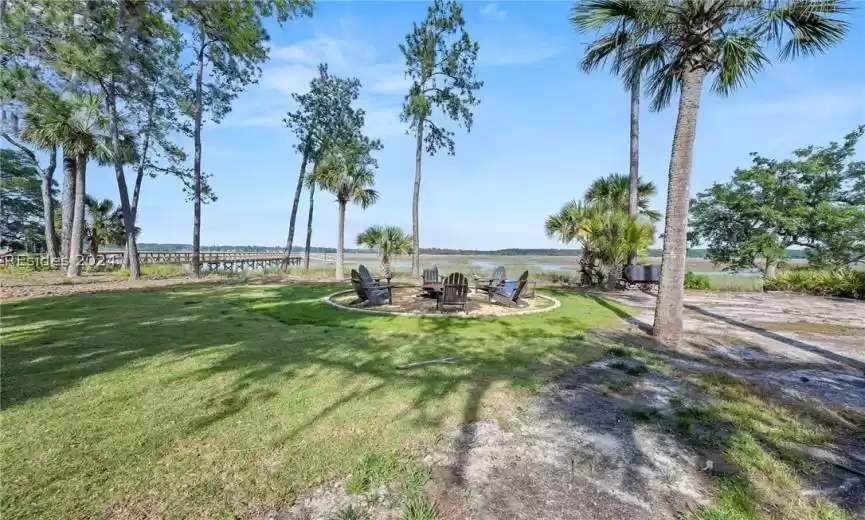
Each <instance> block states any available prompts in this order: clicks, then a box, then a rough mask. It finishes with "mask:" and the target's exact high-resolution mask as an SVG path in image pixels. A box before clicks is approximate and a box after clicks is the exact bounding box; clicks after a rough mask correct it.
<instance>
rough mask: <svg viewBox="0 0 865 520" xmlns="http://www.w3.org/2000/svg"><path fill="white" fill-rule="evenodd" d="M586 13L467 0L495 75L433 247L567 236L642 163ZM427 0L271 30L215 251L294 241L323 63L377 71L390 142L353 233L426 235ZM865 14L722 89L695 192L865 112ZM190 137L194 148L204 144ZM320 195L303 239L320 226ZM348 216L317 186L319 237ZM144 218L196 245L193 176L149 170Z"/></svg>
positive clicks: (651, 127)
mask: <svg viewBox="0 0 865 520" xmlns="http://www.w3.org/2000/svg"><path fill="white" fill-rule="evenodd" d="M862 5H865V4H862ZM570 7H571V3H569V2H497V3H490V2H468V3H466V4H465V17H466V26H467V29H468V31H469V33H470V34H471V35H472V37H473V38H475V39H477V41H478V42H479V43H480V55H479V63H478V67H477V76H478V77H479V78H480V79H482V80H484V82H485V85H484V87H483V89H482V90H481V92H480V98H481V100H482V101H481V104H480V105H479V106H478V107H477V109H476V111H475V118H474V119H475V125H474V127H473V128H472V132H471V133H470V134H466V133H465V132H464V131H462V130H457V137H456V141H457V146H456V155H455V156H448V155H447V154H444V153H443V154H440V155H436V156H434V157H429V156H425V157H424V163H423V183H422V187H421V201H420V207H421V209H420V229H421V233H420V239H421V246H422V247H450V248H473V249H498V248H507V247H525V248H529V247H559V245H558V244H557V243H556V242H555V241H553V240H548V239H547V238H545V237H544V233H543V222H544V219H545V218H546V216H547V215H549V214H550V213H552V212H554V211H556V210H557V209H558V208H559V207H560V206H561V205H562V204H563V203H564V202H566V201H567V200H569V199H571V198H578V197H581V196H582V194H583V192H584V191H585V189H586V186H587V185H588V184H589V183H590V182H591V181H592V180H593V179H595V178H597V177H599V176H601V175H605V174H608V173H611V172H627V168H628V95H627V93H626V92H625V91H624V90H623V89H622V88H621V86H620V84H619V82H618V81H617V80H616V79H614V78H612V77H611V76H609V75H608V74H607V73H605V72H598V73H594V74H591V75H587V74H585V73H583V72H581V71H580V70H579V68H578V62H579V59H580V57H581V55H582V49H583V46H584V44H585V42H586V40H585V38H583V37H579V36H578V35H576V34H575V33H574V31H573V30H572V28H571V27H570V25H569V24H568V21H567V18H568V12H569V10H570ZM425 11H426V3H422V2H380V3H375V2H321V3H319V4H318V5H317V6H316V12H315V16H314V18H312V19H307V20H303V21H299V22H294V23H290V24H288V25H286V26H285V27H283V28H279V27H277V26H276V25H275V24H274V25H273V26H272V27H271V36H272V52H271V59H270V61H269V62H268V63H267V64H266V65H265V67H264V73H263V75H262V77H261V81H260V82H259V84H258V85H255V86H253V87H251V88H249V89H248V90H247V91H246V92H245V93H243V94H242V95H241V96H240V98H238V99H237V101H236V102H235V105H234V110H233V111H232V113H231V114H230V115H229V116H228V117H227V118H226V119H225V120H224V121H223V122H222V124H220V125H215V124H208V125H207V126H206V127H205V131H204V135H203V143H204V144H203V164H204V169H205V170H206V171H209V172H211V173H212V174H213V180H212V184H213V187H214V189H215V191H216V193H217V195H218V197H219V200H218V202H216V203H214V204H211V205H207V206H205V207H204V210H203V218H202V243H203V244H204V245H214V244H220V245H245V244H257V245H281V244H284V242H285V238H286V234H287V228H288V220H289V212H290V209H291V201H292V197H293V193H294V186H295V183H296V180H297V174H298V169H299V165H300V157H299V156H298V155H297V154H296V153H295V151H294V149H293V146H294V144H295V139H294V136H293V135H292V134H291V133H290V132H289V131H288V130H287V129H286V128H285V127H284V125H283V124H282V122H281V121H282V118H283V117H284V115H285V113H286V112H287V111H289V110H291V109H292V108H293V106H292V102H291V93H292V92H298V91H305V90H306V88H307V86H308V83H309V80H310V79H311V78H312V76H313V75H314V73H315V70H314V69H315V67H316V64H317V63H319V62H327V63H329V64H330V66H331V69H332V70H333V71H334V72H335V73H337V74H340V75H353V76H357V77H358V78H359V79H360V80H361V81H362V83H363V94H362V97H361V100H360V104H361V106H363V107H364V108H365V109H366V110H367V131H368V134H369V135H371V136H378V137H380V138H381V139H382V140H383V142H384V150H382V151H381V152H379V154H378V155H377V157H378V159H379V170H378V177H377V185H376V187H377V189H378V190H379V192H380V195H381V198H380V201H379V202H378V204H376V205H374V206H372V207H371V208H369V209H367V210H366V211H362V210H361V209H360V208H357V207H350V208H349V210H348V212H347V219H346V237H347V245H349V246H350V244H351V243H353V240H354V237H355V236H356V235H357V233H358V232H360V231H362V230H363V229H364V228H366V227H367V226H368V225H371V224H395V225H398V226H401V227H402V228H403V229H404V230H406V231H410V229H411V193H412V182H413V176H414V143H413V139H412V138H411V137H410V136H407V135H405V126H404V125H403V124H401V123H400V122H399V111H400V106H401V103H402V98H403V96H404V94H405V92H406V91H407V88H408V83H407V81H406V80H405V79H404V77H403V72H402V71H403V59H402V57H401V55H400V53H399V49H398V48H397V45H398V44H399V43H400V42H402V41H403V39H404V37H405V34H406V33H407V32H408V31H409V30H410V29H411V24H412V21H415V20H421V19H422V18H423V17H424V15H425ZM851 21H852V24H853V26H852V29H851V32H850V34H849V36H848V38H847V39H846V41H845V42H844V43H843V44H842V45H840V46H838V47H835V48H834V49H832V51H831V52H830V53H829V54H827V55H824V56H818V57H814V58H807V59H804V60H800V61H796V62H790V63H780V64H774V65H773V66H771V67H770V68H768V69H767V70H766V71H765V72H763V73H762V74H761V75H760V76H759V77H758V78H757V81H756V82H755V83H753V84H751V85H749V86H748V87H747V88H745V89H743V90H741V91H739V92H738V93H737V94H735V95H734V96H733V97H731V98H727V99H722V98H718V97H717V96H715V95H713V94H711V93H709V92H706V93H705V94H704V96H703V104H702V108H701V113H700V119H699V121H698V128H697V142H696V151H695V158H694V175H693V181H692V193H695V192H696V191H699V190H701V189H703V188H705V187H707V186H708V185H710V184H711V183H712V182H713V181H718V180H725V179H728V178H729V177H730V175H731V173H732V171H733V169H734V168H735V167H737V166H744V165H746V164H747V163H748V153H749V152H751V151H759V152H760V153H761V154H764V155H769V156H785V155H787V154H788V152H789V151H790V150H792V149H793V148H795V147H799V146H803V145H807V144H824V143H827V142H828V141H829V140H832V139H840V138H841V137H842V136H843V135H844V134H846V133H847V132H849V131H850V130H852V129H853V128H854V127H855V126H856V125H857V124H863V123H865V53H863V52H862V49H865V13H863V11H861V10H860V11H858V12H856V13H854V15H853V16H852V17H851ZM644 105H645V106H644V110H643V112H642V114H641V152H642V156H641V175H643V176H644V177H646V178H648V179H650V180H652V181H654V182H655V183H656V184H657V185H658V188H659V195H658V197H656V199H655V200H654V201H653V206H654V207H656V208H658V209H660V210H662V211H663V206H664V200H665V196H666V189H667V185H666V173H667V165H668V162H669V155H670V146H671V141H672V135H673V125H674V119H675V110H674V109H668V110H666V111H665V112H663V113H659V114H654V113H650V112H649V111H648V107H647V105H648V103H644ZM446 124H447V125H448V126H449V127H453V126H454V125H453V124H452V123H446ZM185 146H186V147H187V150H189V151H190V152H191V150H192V143H191V140H190V142H189V143H185ZM860 155H861V153H860ZM130 182H131V180H130ZM88 191H89V192H90V193H92V194H94V195H96V196H99V197H110V198H112V199H114V200H117V198H118V197H117V188H116V183H115V181H114V178H113V174H112V173H111V172H110V171H109V170H106V169H102V168H95V167H91V171H90V173H89V174H88ZM306 199H307V195H306V193H304V196H303V201H302V204H301V207H300V212H299V217H298V231H297V237H296V239H295V243H302V242H303V240H304V238H305V236H306V235H305V233H306V213H307V204H306ZM336 216H337V209H336V204H335V203H334V201H333V197H332V196H331V195H329V194H326V193H323V194H320V195H317V197H316V216H315V223H314V231H313V244H314V245H320V246H330V247H332V246H335V242H336V232H337V219H336ZM139 225H140V226H141V228H142V229H143V232H142V236H141V241H143V242H172V243H190V242H191V235H192V206H191V204H189V203H188V202H187V201H186V199H185V196H184V195H183V194H182V192H181V190H180V186H179V184H178V183H177V182H176V181H175V180H173V179H170V178H158V179H146V180H145V186H144V188H143V192H142V201H141V208H140V210H139Z"/></svg>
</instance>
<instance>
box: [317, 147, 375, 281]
mask: <svg viewBox="0 0 865 520" xmlns="http://www.w3.org/2000/svg"><path fill="white" fill-rule="evenodd" d="M380 148H381V144H380V143H379V142H378V141H372V140H369V139H365V138H360V139H357V140H356V141H354V142H349V143H346V144H345V145H344V147H343V148H341V149H338V150H333V151H331V152H329V153H328V155H327V156H325V157H324V158H323V159H322V161H321V164H320V165H317V168H316V171H315V174H314V178H313V182H315V183H316V184H317V185H318V186H319V187H320V188H321V189H323V190H325V191H328V192H330V193H333V194H334V195H335V196H336V203H337V206H338V207H339V219H338V226H339V227H338V229H337V239H336V240H337V242H336V273H335V276H336V279H337V280H342V278H343V276H344V275H345V272H344V268H343V266H344V260H345V209H346V207H347V206H348V205H349V204H355V205H358V206H360V207H361V208H362V209H366V208H368V207H369V206H371V205H372V204H375V202H376V201H377V200H378V192H377V191H375V190H374V189H373V186H374V185H375V167H376V161H375V159H373V158H372V156H371V155H370V153H371V152H372V151H373V150H377V149H380Z"/></svg>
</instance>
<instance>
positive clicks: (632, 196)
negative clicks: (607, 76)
mask: <svg viewBox="0 0 865 520" xmlns="http://www.w3.org/2000/svg"><path fill="white" fill-rule="evenodd" d="M639 182H640V80H639V78H637V81H636V83H635V84H634V85H631V163H630V166H629V169H628V215H630V216H632V217H634V218H636V217H637V213H638V212H639V207H638V198H639V187H640V186H639ZM636 261H637V252H636V251H631V254H630V255H628V264H634V263H636Z"/></svg>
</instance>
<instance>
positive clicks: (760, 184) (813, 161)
mask: <svg viewBox="0 0 865 520" xmlns="http://www.w3.org/2000/svg"><path fill="white" fill-rule="evenodd" d="M863 133H865V126H860V127H859V128H857V129H856V130H855V131H854V132H852V133H850V134H848V135H847V136H845V138H844V142H843V143H837V142H833V143H830V144H829V145H828V146H825V147H815V146H809V147H806V148H801V149H798V150H794V151H793V157H792V158H790V159H786V160H781V161H779V160H775V159H767V158H765V157H762V156H760V155H758V154H756V153H754V154H751V157H752V160H751V167H749V168H738V169H736V171H735V172H734V173H733V178H732V180H730V181H729V182H726V183H715V184H714V185H712V187H710V188H709V189H707V190H705V191H703V192H701V193H699V194H698V195H697V197H696V199H695V200H694V202H693V203H692V206H691V226H692V228H693V231H694V234H695V238H697V240H699V241H700V242H701V243H703V244H705V245H707V246H708V250H707V254H706V257H707V258H709V259H711V260H713V261H715V262H718V263H721V264H724V265H725V268H726V269H756V268H759V269H762V270H763V273H764V276H771V275H772V273H773V271H774V267H775V266H776V265H777V263H778V262H779V261H781V260H783V259H784V258H786V256H787V248H789V247H791V246H800V247H804V248H805V249H806V252H807V256H808V258H809V260H810V261H811V263H813V264H815V265H817V266H821V267H823V266H826V267H838V266H844V265H848V264H853V263H856V262H858V261H861V260H862V259H865V161H856V160H854V156H855V154H856V144H857V142H858V141H859V139H860V138H861V137H862V135H863Z"/></svg>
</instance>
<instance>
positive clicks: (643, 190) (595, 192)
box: [585, 173, 661, 222]
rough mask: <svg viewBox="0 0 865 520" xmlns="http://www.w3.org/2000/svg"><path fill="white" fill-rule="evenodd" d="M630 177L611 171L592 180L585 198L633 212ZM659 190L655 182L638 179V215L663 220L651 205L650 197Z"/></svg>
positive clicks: (653, 219) (655, 220) (590, 201)
mask: <svg viewBox="0 0 865 520" xmlns="http://www.w3.org/2000/svg"><path fill="white" fill-rule="evenodd" d="M630 192H631V181H630V177H629V176H626V175H622V174H619V173H611V174H610V175H607V176H606V177H601V178H599V179H595V180H594V181H592V184H590V185H589V189H588V190H587V191H586V196H585V200H586V202H589V203H592V204H601V205H605V206H608V207H610V208H616V209H621V210H622V211H625V212H627V213H628V214H629V215H630V214H631V208H630V205H631V204H630ZM657 192H658V188H657V187H655V183H654V182H651V181H645V180H643V179H638V181H637V189H636V193H637V211H636V212H635V213H634V215H636V216H641V217H644V218H646V219H647V220H649V221H651V222H658V221H659V220H661V213H660V212H659V211H657V210H654V209H651V208H650V207H649V198H650V197H654V196H655V194H656V193H657Z"/></svg>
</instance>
